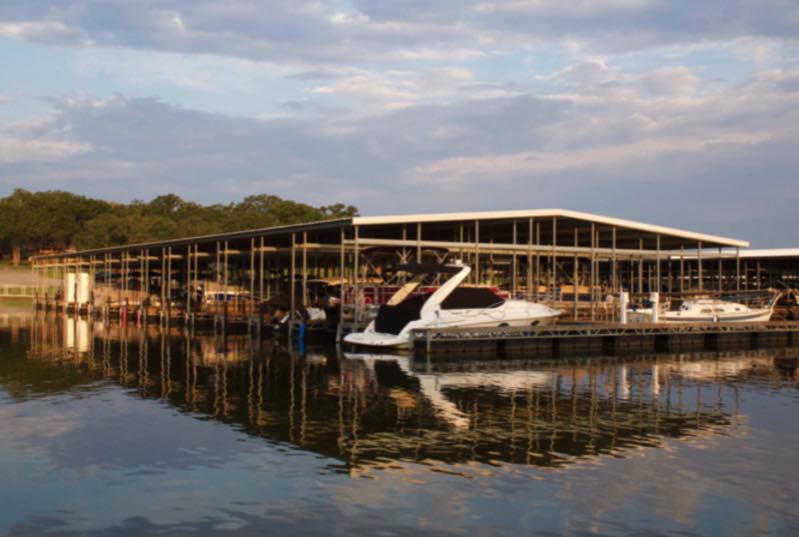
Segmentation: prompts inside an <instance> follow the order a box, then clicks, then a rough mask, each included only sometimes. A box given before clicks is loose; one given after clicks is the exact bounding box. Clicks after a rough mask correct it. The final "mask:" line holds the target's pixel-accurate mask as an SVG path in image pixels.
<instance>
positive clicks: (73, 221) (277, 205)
mask: <svg viewBox="0 0 799 537" xmlns="http://www.w3.org/2000/svg"><path fill="white" fill-rule="evenodd" d="M357 214H358V210H357V209H356V208H355V207H353V206H352V205H344V204H342V203H335V204H333V205H324V206H320V207H314V206H312V205H308V204H305V203H299V202H296V201H291V200H286V199H282V198H280V197H278V196H272V195H268V194H258V195H253V196H247V197H246V198H244V199H243V200H242V201H240V202H238V203H229V204H213V205H202V204H199V203H194V202H191V201H186V200H184V199H182V198H180V197H179V196H176V195H175V194H166V195H163V196H158V197H156V198H153V199H152V200H151V201H149V202H144V201H140V200H134V201H132V202H130V203H127V204H126V203H116V202H110V201H105V200H100V199H94V198H89V197H85V196H78V195H76V194H72V193H69V192H63V191H60V190H52V191H44V192H29V191H27V190H24V189H16V190H14V192H13V193H12V194H11V195H10V196H6V197H4V198H0V249H1V251H2V252H3V253H5V254H6V255H8V254H10V255H11V258H12V260H13V262H14V264H19V263H20V260H21V259H22V257H23V256H24V255H30V254H32V253H35V252H37V251H41V250H43V249H52V250H54V251H64V250H68V249H73V248H74V249H79V250H83V249H90V248H102V247H105V246H113V245H118V244H130V243H138V242H148V241H159V240H166V239H174V238H178V237H187V236H193V235H207V234H211V233H223V232H227V231H238V230H243V229H254V228H261V227H271V226H279V225H287V224H299V223H303V222H312V221H315V220H325V219H329V218H338V217H347V216H356V215H357Z"/></svg>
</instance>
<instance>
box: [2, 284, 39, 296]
mask: <svg viewBox="0 0 799 537" xmlns="http://www.w3.org/2000/svg"><path fill="white" fill-rule="evenodd" d="M35 295H36V287H34V286H32V285H13V284H2V285H0V298H33V297H34V296H35Z"/></svg>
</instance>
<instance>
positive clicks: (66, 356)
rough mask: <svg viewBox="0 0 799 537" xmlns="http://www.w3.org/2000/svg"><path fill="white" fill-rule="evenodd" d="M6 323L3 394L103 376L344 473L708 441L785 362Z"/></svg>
mask: <svg viewBox="0 0 799 537" xmlns="http://www.w3.org/2000/svg"><path fill="white" fill-rule="evenodd" d="M21 333H24V334H25V335H26V337H28V338H29V342H28V344H29V348H30V352H29V354H28V357H27V359H26V360H24V363H20V362H18V361H13V360H7V361H3V362H0V385H2V387H3V388H4V389H5V391H6V392H7V393H9V394H11V395H12V396H13V397H15V398H17V399H27V398H35V397H38V396H42V395H47V394H52V393H61V392H69V391H72V390H88V389H92V386H96V385H97V383H98V382H99V383H102V382H109V381H111V382H114V383H117V384H119V385H121V386H124V387H126V388H128V389H129V390H130V391H131V392H133V393H135V394H137V395H138V396H139V397H142V398H148V399H158V400H161V401H165V402H168V403H169V405H171V406H172V407H174V408H176V409H179V410H180V411H181V412H185V413H190V414H191V415H193V416H196V417H200V418H205V419H213V420H217V421H219V422H224V423H227V424H230V425H232V426H234V427H236V428H238V429H240V430H243V431H246V432H247V433H248V434H250V435H254V436H257V437H262V438H264V439H266V440H267V441H269V442H272V443H277V444H278V445H285V446H288V447H292V448H299V449H302V450H304V451H306V452H312V453H316V454H319V455H323V456H325V457H328V458H330V460H331V461H333V462H331V463H330V464H329V468H330V470H332V471H334V472H341V473H348V474H351V475H365V474H368V473H370V472H371V471H372V470H377V469H381V468H382V469H386V468H395V467H397V465H398V464H400V465H401V464H403V463H405V462H416V463H423V464H427V465H430V466H431V468H433V469H435V470H436V471H439V472H447V473H455V474H461V475H470V474H469V472H467V471H466V470H465V468H466V467H473V463H481V464H482V465H486V467H487V468H490V467H492V466H493V467H497V466H501V467H504V466H507V465H529V466H535V467H547V468H566V467H570V466H573V465H575V464H579V463H582V462H585V461H591V460H595V459H596V458H597V457H608V456H611V457H624V456H626V454H627V453H629V452H630V450H633V449H636V448H640V447H658V446H662V445H664V443H666V442H667V441H668V440H670V439H679V440H684V441H711V442H712V441H713V439H714V438H718V437H719V436H721V435H723V436H729V435H738V434H744V432H745V428H746V419H745V418H744V417H742V416H741V414H740V412H739V408H740V387H741V383H742V382H745V383H748V384H749V385H751V384H752V383H753V382H754V383H757V382H762V383H764V384H765V385H769V384H773V383H778V382H784V381H785V379H786V378H787V379H790V380H792V381H793V380H795V375H796V364H797V361H796V350H792V349H787V350H782V351H775V350H769V351H746V352H731V353H704V354H702V353H699V354H683V355H669V356H666V355H659V356H654V355H653V356H642V357H638V358H635V359H629V358H625V359H624V360H618V359H613V358H604V359H602V358H592V359H590V360H570V361H563V360H560V361H550V362H547V361H542V360H536V361H529V362H526V361H520V360H513V361H499V360H495V361H482V362H477V361H472V360H466V359H462V360H458V361H450V362H421V363H420V362H418V361H414V360H413V359H412V358H410V357H407V356H386V355H369V354H357V355H356V354H346V355H341V354H338V353H337V352H336V351H335V349H325V348H322V349H308V350H307V351H306V352H304V353H302V354H300V353H298V352H295V351H293V350H291V349H289V348H285V347H282V346H280V345H278V344H277V343H275V342H273V341H271V340H266V341H258V340H254V339H251V338H250V337H249V336H246V335H226V336H222V335H214V334H210V335H195V336H194V337H188V335H187V334H185V333H182V332H181V331H180V330H177V329H173V330H172V331H170V332H162V331H159V330H158V329H157V328H156V327H147V328H139V327H135V326H126V327H125V326H120V325H116V324H112V325H106V324H103V323H102V322H99V321H95V322H90V321H87V320H85V319H68V318H64V317H48V318H46V319H42V318H39V319H38V320H37V321H36V322H34V323H32V324H31V325H30V327H29V328H20V327H19V326H17V328H16V336H15V337H16V338H17V340H19V338H20V337H21V336H20V334H21Z"/></svg>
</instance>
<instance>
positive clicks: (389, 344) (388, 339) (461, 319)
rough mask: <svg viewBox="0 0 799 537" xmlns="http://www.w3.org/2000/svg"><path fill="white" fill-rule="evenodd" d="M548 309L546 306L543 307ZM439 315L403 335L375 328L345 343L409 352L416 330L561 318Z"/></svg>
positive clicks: (547, 315)
mask: <svg viewBox="0 0 799 537" xmlns="http://www.w3.org/2000/svg"><path fill="white" fill-rule="evenodd" d="M540 307H541V308H546V307H545V306H540ZM441 313H442V314H441V315H439V316H437V318H436V319H435V320H433V321H428V322H425V321H423V320H419V321H414V322H412V323H410V324H409V325H408V326H407V327H405V328H404V329H403V330H402V331H401V332H400V333H399V334H396V335H395V334H386V333H383V332H375V331H374V329H373V325H372V324H370V326H369V327H368V328H367V329H366V330H365V331H363V332H353V333H351V334H347V335H346V336H345V337H344V342H345V343H349V344H352V345H359V346H365V347H383V348H401V349H407V348H410V347H411V345H412V341H411V337H412V332H413V330H423V329H426V328H461V329H469V328H477V329H482V328H497V327H527V326H541V325H547V324H552V323H553V322H555V320H556V319H557V317H558V315H560V312H559V311H557V310H552V309H549V308H546V310H545V311H544V312H542V313H541V314H538V315H536V316H530V315H529V314H527V313H526V312H525V314H524V315H522V316H519V317H514V316H512V315H508V313H509V312H499V311H497V312H491V313H489V314H482V315H474V316H472V317H469V316H468V314H466V313H460V314H459V313H458V312H457V310H454V312H452V313H449V314H444V312H441Z"/></svg>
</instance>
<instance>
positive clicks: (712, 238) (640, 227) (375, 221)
mask: <svg viewBox="0 0 799 537" xmlns="http://www.w3.org/2000/svg"><path fill="white" fill-rule="evenodd" d="M553 217H558V218H572V219H575V220H585V221H587V222H595V223H598V224H605V225H608V226H616V227H620V228H626V229H632V230H637V231H644V232H648V233H654V234H660V235H667V236H672V237H680V238H683V239H689V240H692V241H699V242H702V243H705V244H706V245H707V246H717V247H718V246H728V247H732V248H748V247H749V242H748V241H742V240H737V239H731V238H728V237H720V236H717V235H707V234H704V233H696V232H693V231H686V230H683V229H676V228H670V227H665V226H657V225H653V224H645V223H643V222H636V221H634V220H625V219H622V218H611V217H608V216H602V215H597V214H591V213H584V212H579V211H569V210H566V209H533V210H520V211H483V212H464V213H440V214H435V213H433V214H408V215H396V216H357V217H354V218H353V219H352V223H353V224H355V225H360V226H369V225H387V224H407V223H417V222H421V223H426V222H453V221H472V220H512V219H514V218H553Z"/></svg>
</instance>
